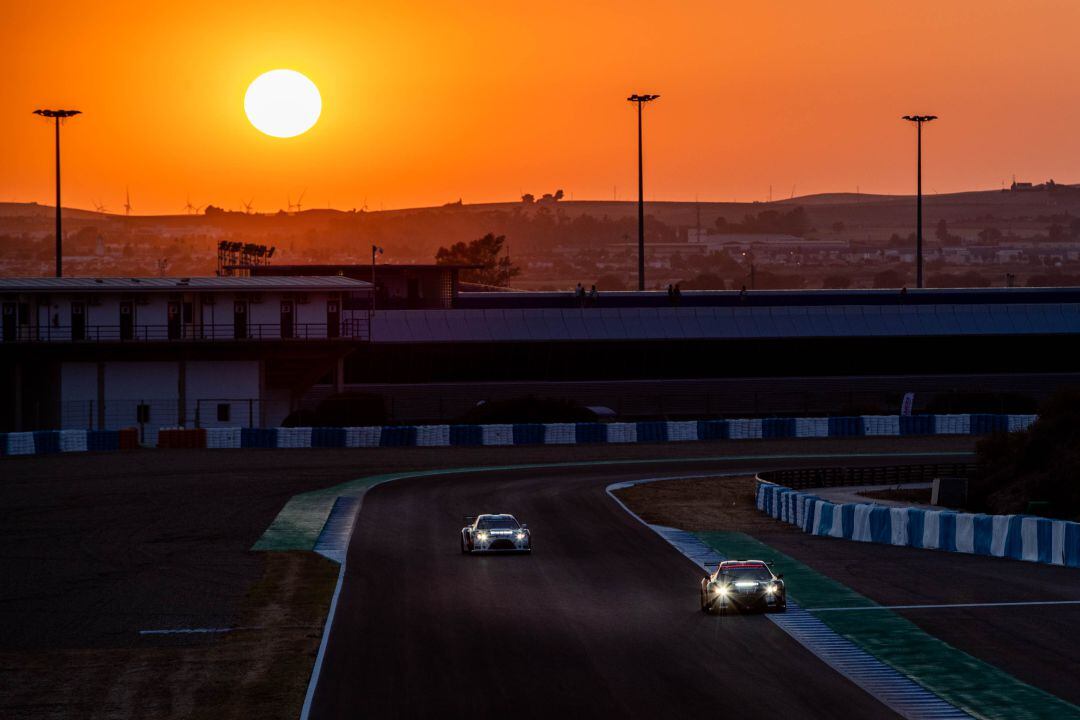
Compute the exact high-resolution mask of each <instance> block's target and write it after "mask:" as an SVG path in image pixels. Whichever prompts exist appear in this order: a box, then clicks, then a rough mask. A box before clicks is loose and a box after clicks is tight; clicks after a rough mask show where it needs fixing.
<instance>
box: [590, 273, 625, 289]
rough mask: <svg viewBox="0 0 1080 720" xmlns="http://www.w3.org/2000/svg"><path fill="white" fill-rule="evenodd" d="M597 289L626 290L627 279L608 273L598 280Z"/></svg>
mask: <svg viewBox="0 0 1080 720" xmlns="http://www.w3.org/2000/svg"><path fill="white" fill-rule="evenodd" d="M596 287H597V289H599V290H626V279H625V278H624V277H623V276H622V275H616V274H614V273H608V274H607V275H601V276H600V277H598V278H596Z"/></svg>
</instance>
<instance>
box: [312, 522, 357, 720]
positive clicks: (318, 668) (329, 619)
mask: <svg viewBox="0 0 1080 720" xmlns="http://www.w3.org/2000/svg"><path fill="white" fill-rule="evenodd" d="M359 512H360V511H359V509H357V514H359ZM349 534H350V536H351V535H352V532H351V531H350V533H349ZM344 579H345V561H344V560H342V562H341V568H340V569H339V570H338V577H337V586H335V587H334V597H333V598H332V599H331V600H330V612H328V613H327V614H326V625H325V626H324V627H323V636H322V641H321V642H320V643H319V654H318V655H316V656H315V666H314V667H313V668H312V670H311V680H309V681H308V688H307V693H306V694H305V695H304V706H303V707H302V708H301V709H300V720H308V718H309V717H310V716H311V701H312V700H313V699H314V698H315V688H316V687H317V686H318V685H319V674H320V673H321V672H322V665H323V658H324V657H325V656H326V645H327V643H328V642H329V641H330V629H331V628H332V627H333V626H334V614H335V613H336V612H337V603H338V596H339V595H341V583H342V581H343V580H344Z"/></svg>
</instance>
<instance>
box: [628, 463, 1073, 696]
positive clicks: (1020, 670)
mask: <svg viewBox="0 0 1080 720" xmlns="http://www.w3.org/2000/svg"><path fill="white" fill-rule="evenodd" d="M755 487H756V481H755V478H754V477H753V476H736V477H713V478H702V479H690V480H671V481H665V482H655V483H647V484H641V485H636V486H632V487H629V488H625V489H621V490H617V491H615V493H616V495H617V496H618V497H619V499H620V500H622V501H623V502H624V503H625V504H626V505H627V507H629V508H630V509H631V510H633V511H634V512H635V513H637V514H638V515H639V516H640V517H641V518H642V519H643V520H645V521H646V522H649V523H653V524H658V525H666V526H669V527H677V528H681V529H684V530H690V531H694V532H707V531H735V532H742V533H746V534H747V535H750V536H752V537H754V538H755V539H757V540H759V541H761V542H763V543H765V544H767V545H768V546H770V547H771V548H773V549H775V550H777V551H779V552H781V553H784V554H785V555H788V556H789V557H792V558H794V559H795V560H797V561H799V562H801V563H803V564H805V565H807V566H809V567H811V568H812V569H814V570H816V571H817V572H819V573H821V574H823V575H826V576H828V577H831V578H832V579H834V580H837V581H839V582H841V583H843V584H844V585H846V586H847V587H849V588H851V589H852V590H854V591H856V592H858V593H859V594H861V595H864V596H866V597H868V598H870V599H871V600H873V601H875V602H877V603H880V604H882V605H920V604H933V605H936V604H951V605H959V604H965V603H973V604H985V603H1017V602H1021V603H1022V602H1032V601H1035V602H1046V601H1049V602H1060V601H1076V600H1080V571H1078V570H1077V569H1075V568H1066V567H1059V566H1052V565H1044V564H1040V563H1033V562H1023V561H1019V560H1009V559H1005V558H994V557H985V556H977V555H967V554H962V553H950V552H938V551H933V550H922V549H917V548H908V547H894V546H891V545H881V544H872V543H861V542H852V541H850V540H842V539H837V538H828V537H817V536H812V535H808V534H806V533H803V532H802V531H801V530H799V529H797V528H796V527H795V526H793V525H789V524H788V523H784V522H781V521H779V520H776V519H774V518H772V517H770V516H768V515H766V514H764V513H762V512H759V511H758V510H757V507H756V505H755V495H754V490H755ZM792 592H793V594H797V592H796V590H795V589H794V588H792ZM896 612H898V613H899V614H900V615H902V616H903V617H906V618H907V619H909V620H911V621H912V622H913V623H915V624H916V625H918V626H919V627H921V628H922V629H923V630H925V631H927V632H928V633H930V634H931V635H934V636H936V637H938V638H940V639H942V640H944V641H945V642H947V643H949V644H950V645H952V646H953V647H956V648H958V649H960V650H963V651H964V652H967V653H968V654H970V655H973V656H974V657H977V658H979V659H981V660H984V661H986V662H989V663H990V664H992V665H995V666H997V667H999V668H1001V669H1002V670H1004V671H1006V672H1007V673H1009V674H1011V675H1013V676H1014V677H1016V678H1018V679H1020V680H1022V681H1024V682H1026V683H1028V684H1030V685H1033V686H1035V687H1038V688H1041V689H1043V690H1046V691H1048V692H1050V693H1052V694H1054V695H1057V696H1058V697H1060V698H1063V699H1065V700H1067V701H1069V702H1071V703H1073V704H1077V705H1080V683H1077V682H1076V675H1075V668H1076V667H1078V666H1080V648H1078V646H1077V645H1076V642H1075V629H1076V627H1077V626H1078V624H1080V605H1055V606H1048V605H1032V606H1002V607H969V608H960V607H957V608H926V609H911V610H898V611H896Z"/></svg>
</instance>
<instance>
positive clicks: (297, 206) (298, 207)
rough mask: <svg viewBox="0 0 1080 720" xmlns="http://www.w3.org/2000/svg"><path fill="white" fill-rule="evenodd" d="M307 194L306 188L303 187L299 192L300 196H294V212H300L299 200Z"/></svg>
mask: <svg viewBox="0 0 1080 720" xmlns="http://www.w3.org/2000/svg"><path fill="white" fill-rule="evenodd" d="M306 194H307V188H304V192H302V193H300V197H298V198H296V214H297V215H299V214H300V201H301V200H303V199H304V195H306Z"/></svg>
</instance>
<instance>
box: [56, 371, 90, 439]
mask: <svg viewBox="0 0 1080 720" xmlns="http://www.w3.org/2000/svg"><path fill="white" fill-rule="evenodd" d="M97 395H98V393H97V363H64V364H63V365H61V366H60V396H61V403H62V404H61V412H60V429H61V430H69V429H92V427H93V425H92V424H93V423H96V422H97V399H98V397H97Z"/></svg>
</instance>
